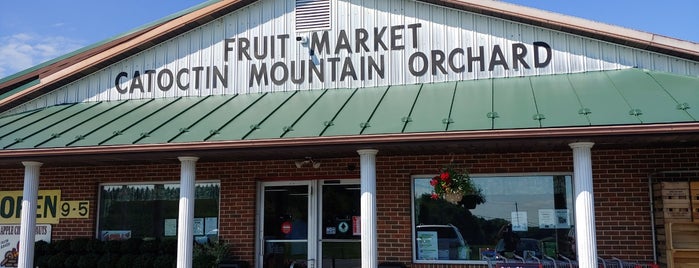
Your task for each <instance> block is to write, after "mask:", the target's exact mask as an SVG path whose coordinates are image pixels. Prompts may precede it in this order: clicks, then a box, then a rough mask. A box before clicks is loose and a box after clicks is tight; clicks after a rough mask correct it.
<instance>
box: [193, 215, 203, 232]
mask: <svg viewBox="0 0 699 268" xmlns="http://www.w3.org/2000/svg"><path fill="white" fill-rule="evenodd" d="M192 229H193V230H192V233H193V234H194V235H204V218H194V222H192Z"/></svg>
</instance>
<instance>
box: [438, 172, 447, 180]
mask: <svg viewBox="0 0 699 268" xmlns="http://www.w3.org/2000/svg"><path fill="white" fill-rule="evenodd" d="M439 177H440V178H441V179H442V180H443V181H447V180H449V172H442V173H441V174H439Z"/></svg>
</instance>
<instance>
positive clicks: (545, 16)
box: [423, 0, 699, 57]
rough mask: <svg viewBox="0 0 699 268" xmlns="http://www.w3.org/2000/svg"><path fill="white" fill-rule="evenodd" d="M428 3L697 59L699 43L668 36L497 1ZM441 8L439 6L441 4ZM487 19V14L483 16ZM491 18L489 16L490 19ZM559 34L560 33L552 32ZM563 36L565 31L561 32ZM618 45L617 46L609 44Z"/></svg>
mask: <svg viewBox="0 0 699 268" xmlns="http://www.w3.org/2000/svg"><path fill="white" fill-rule="evenodd" d="M423 2H429V3H436V4H438V5H439V4H440V2H442V3H444V2H446V3H451V4H454V5H458V6H465V5H467V6H469V7H473V8H477V9H481V10H484V11H491V12H495V13H499V14H503V15H510V16H514V17H518V18H522V19H528V20H531V21H537V22H540V23H547V24H553V25H557V26H560V27H567V28H571V29H577V30H580V31H583V32H587V33H590V34H599V35H604V36H609V37H612V38H616V39H622V40H627V41H632V42H636V43H641V44H646V45H648V46H655V47H659V48H665V49H668V50H672V51H676V52H681V53H685V54H691V55H693V56H694V57H699V43H694V42H691V41H687V40H681V39H677V38H672V37H668V36H663V35H659V34H655V33H649V32H644V31H639V30H634V29H630V28H625V27H621V26H618V25H612V24H606V23H602V22H597V21H593V20H588V19H584V18H580V17H575V16H570V15H564V14H560V13H556V12H552V11H546V10H541V9H536V8H530V7H525V6H520V5H517V4H511V3H506V2H500V1H482V0H442V1H436V0H435V1H425V0H423ZM442 5H443V4H442ZM483 15H487V14H483ZM490 16H492V15H490ZM540 27H543V28H547V29H553V28H552V27H545V26H540ZM553 30H559V31H560V29H553ZM563 32H566V31H563ZM613 43H617V44H621V43H619V42H613Z"/></svg>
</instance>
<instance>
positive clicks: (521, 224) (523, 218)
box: [512, 211, 529, 232]
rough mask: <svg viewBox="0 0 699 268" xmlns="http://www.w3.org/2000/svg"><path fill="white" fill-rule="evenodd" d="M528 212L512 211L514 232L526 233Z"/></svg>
mask: <svg viewBox="0 0 699 268" xmlns="http://www.w3.org/2000/svg"><path fill="white" fill-rule="evenodd" d="M528 227H529V226H527V212H526V211H512V231H523V232H526V231H527V228H528Z"/></svg>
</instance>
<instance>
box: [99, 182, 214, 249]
mask: <svg viewBox="0 0 699 268" xmlns="http://www.w3.org/2000/svg"><path fill="white" fill-rule="evenodd" d="M179 198H180V185H179V184H178V183H162V184H120V185H102V186H101V187H100V208H99V223H98V225H99V227H98V230H99V235H100V239H101V240H122V239H128V238H132V237H133V238H165V237H176V236H177V216H178V214H179ZM218 204H219V183H213V182H210V183H197V184H196V185H195V201H194V230H193V231H194V235H195V240H196V241H197V242H205V241H209V240H211V239H216V238H217V237H218Z"/></svg>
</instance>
